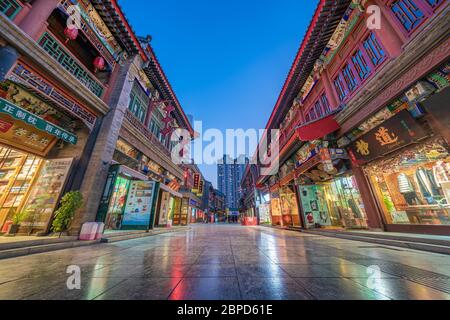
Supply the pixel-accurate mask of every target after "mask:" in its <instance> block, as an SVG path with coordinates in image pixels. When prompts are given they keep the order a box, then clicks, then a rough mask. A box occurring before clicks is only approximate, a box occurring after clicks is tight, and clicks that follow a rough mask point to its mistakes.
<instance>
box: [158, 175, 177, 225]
mask: <svg viewBox="0 0 450 320" xmlns="http://www.w3.org/2000/svg"><path fill="white" fill-rule="evenodd" d="M159 187H160V190H159V196H158V197H159V200H158V205H157V208H156V219H155V226H157V227H171V226H172V225H173V224H174V223H173V221H174V218H175V217H179V216H182V205H181V200H182V198H183V195H182V194H181V193H179V192H176V191H175V190H172V189H171V188H170V187H168V186H166V185H164V184H162V183H160V184H159ZM182 220H183V219H182ZM177 222H178V221H177Z"/></svg>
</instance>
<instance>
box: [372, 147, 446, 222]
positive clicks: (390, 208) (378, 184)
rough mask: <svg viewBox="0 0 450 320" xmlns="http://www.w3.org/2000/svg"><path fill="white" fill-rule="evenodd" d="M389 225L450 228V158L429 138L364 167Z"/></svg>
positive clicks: (444, 150)
mask: <svg viewBox="0 0 450 320" xmlns="http://www.w3.org/2000/svg"><path fill="white" fill-rule="evenodd" d="M365 171H366V173H367V175H368V176H369V177H370V181H371V183H372V185H373V187H374V190H375V194H376V197H377V200H378V203H379V205H380V207H381V208H382V210H383V216H384V218H385V221H386V223H387V224H406V225H408V224H411V225H447V226H450V215H449V213H450V175H449V173H450V157H449V153H448V148H447V146H446V145H445V143H444V141H443V140H442V139H441V138H434V139H429V140H427V141H426V142H424V143H421V144H419V145H418V146H414V147H411V148H408V150H405V151H403V152H401V153H400V154H398V155H397V156H394V157H392V158H390V159H386V160H379V161H375V162H373V163H371V164H370V165H367V166H366V167H365Z"/></svg>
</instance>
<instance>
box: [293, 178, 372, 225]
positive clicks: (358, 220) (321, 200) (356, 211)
mask: <svg viewBox="0 0 450 320" xmlns="http://www.w3.org/2000/svg"><path fill="white" fill-rule="evenodd" d="M299 197H300V200H301V204H302V208H303V210H302V211H303V214H304V216H305V219H304V220H305V224H306V228H315V227H331V226H333V227H346V228H350V229H364V228H367V216H366V212H365V210H364V205H363V201H362V198H361V194H360V192H359V189H358V186H357V184H356V181H355V178H354V177H353V176H351V175H348V176H343V177H339V178H335V179H333V180H331V181H328V182H324V183H321V184H316V185H303V186H299Z"/></svg>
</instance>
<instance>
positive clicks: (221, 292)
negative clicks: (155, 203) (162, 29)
mask: <svg viewBox="0 0 450 320" xmlns="http://www.w3.org/2000/svg"><path fill="white" fill-rule="evenodd" d="M69 265H78V266H79V267H80V268H81V290H72V291H70V290H68V289H67V286H66V281H67V278H68V277H69V274H67V273H66V269H67V266H69ZM369 266H372V267H371V268H370V269H368V267H369ZM376 267H378V268H379V272H376V277H374V276H373V272H372V270H375V269H373V268H376ZM0 299H100V300H102V299H150V300H155V299H157V300H159V299H187V300H196V299H220V300H235V299H236V300H238V299H263V300H265V299H302V300H303V299H380V300H385V299H433V300H434V299H450V257H449V256H446V255H439V254H432V253H426V252H420V251H412V250H406V249H400V248H394V247H388V246H377V245H375V244H369V243H363V242H357V241H349V240H340V239H334V238H326V237H322V236H315V235H307V234H301V233H296V232H292V231H282V230H277V229H270V228H265V227H255V228H246V227H241V226H231V225H194V226H192V227H191V228H190V230H189V231H183V232H177V233H171V234H164V235H158V236H153V237H147V238H140V239H136V240H128V241H123V242H117V243H114V244H99V245H95V246H89V247H83V248H74V249H68V250H62V251H55V252H51V253H44V254H36V255H30V256H25V257H19V258H12V259H6V260H1V261H0Z"/></svg>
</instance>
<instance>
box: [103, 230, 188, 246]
mask: <svg viewBox="0 0 450 320" xmlns="http://www.w3.org/2000/svg"><path fill="white" fill-rule="evenodd" d="M188 228H189V227H174V228H167V229H153V230H149V231H123V232H112V233H105V234H104V235H103V237H102V240H101V241H102V242H105V243H113V242H118V241H125V240H131V239H139V238H143V237H151V236H155V235H158V234H164V233H171V232H179V231H184V230H187V229H188Z"/></svg>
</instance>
